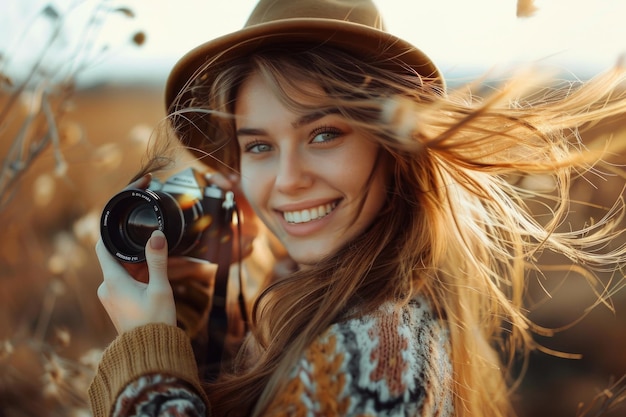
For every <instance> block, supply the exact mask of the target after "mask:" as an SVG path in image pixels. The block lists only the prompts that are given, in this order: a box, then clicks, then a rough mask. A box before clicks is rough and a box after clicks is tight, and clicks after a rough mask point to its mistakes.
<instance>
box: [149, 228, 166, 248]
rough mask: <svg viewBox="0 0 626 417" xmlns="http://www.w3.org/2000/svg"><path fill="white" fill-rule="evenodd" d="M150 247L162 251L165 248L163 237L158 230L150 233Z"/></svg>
mask: <svg viewBox="0 0 626 417" xmlns="http://www.w3.org/2000/svg"><path fill="white" fill-rule="evenodd" d="M150 247H151V248H152V249H156V250H159V249H163V248H164V247H165V235H164V234H163V232H162V231H160V230H155V231H154V232H152V236H151V237H150Z"/></svg>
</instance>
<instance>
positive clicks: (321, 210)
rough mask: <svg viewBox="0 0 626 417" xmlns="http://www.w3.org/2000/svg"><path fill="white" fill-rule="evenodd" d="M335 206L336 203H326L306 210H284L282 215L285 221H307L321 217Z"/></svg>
mask: <svg viewBox="0 0 626 417" xmlns="http://www.w3.org/2000/svg"><path fill="white" fill-rule="evenodd" d="M335 207H337V203H328V204H323V205H321V206H318V207H314V208H312V209H307V210H300V211H285V212H283V217H284V218H285V220H286V221H287V223H307V222H310V221H311V220H317V219H321V218H322V217H324V216H326V215H328V213H330V212H331V211H333V209H334V208H335Z"/></svg>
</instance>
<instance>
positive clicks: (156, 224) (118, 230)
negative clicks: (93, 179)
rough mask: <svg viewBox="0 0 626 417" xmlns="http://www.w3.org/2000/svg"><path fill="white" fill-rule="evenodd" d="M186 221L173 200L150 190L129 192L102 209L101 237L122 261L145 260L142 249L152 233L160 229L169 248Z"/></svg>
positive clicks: (179, 236) (118, 195) (164, 194)
mask: <svg viewBox="0 0 626 417" xmlns="http://www.w3.org/2000/svg"><path fill="white" fill-rule="evenodd" d="M184 227H185V220H184V217H183V212H182V210H181V208H180V207H179V205H178V203H177V202H176V200H175V199H174V198H173V197H172V196H171V195H169V194H167V193H162V192H159V191H154V190H150V189H145V190H144V189H128V190H124V191H122V192H120V193H118V194H116V195H115V196H114V197H113V198H111V200H109V202H108V203H107V204H106V206H105V207H104V210H103V212H102V218H101V221H100V234H101V236H102V241H103V242H104V245H105V246H106V248H107V249H108V250H109V252H110V253H111V254H113V255H114V256H115V257H117V258H118V259H120V260H121V261H123V262H128V263H138V262H143V261H144V260H145V259H146V255H145V246H146V243H147V242H148V239H149V238H150V236H151V235H152V232H153V231H154V230H161V231H162V232H163V233H164V234H165V237H166V238H167V242H168V245H169V246H170V248H173V247H175V246H176V245H177V244H178V242H179V241H180V239H181V236H182V233H183V229H184Z"/></svg>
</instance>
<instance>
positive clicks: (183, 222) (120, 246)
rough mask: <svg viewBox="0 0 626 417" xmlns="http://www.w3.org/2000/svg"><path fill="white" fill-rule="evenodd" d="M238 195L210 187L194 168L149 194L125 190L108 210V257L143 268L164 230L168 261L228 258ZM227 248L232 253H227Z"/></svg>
mask: <svg viewBox="0 0 626 417" xmlns="http://www.w3.org/2000/svg"><path fill="white" fill-rule="evenodd" d="M234 210H235V201H234V194H233V192H232V191H224V190H222V189H220V188H219V187H217V186H215V185H212V184H209V183H208V181H207V180H206V179H205V177H204V176H203V175H202V174H201V173H199V172H198V171H196V170H195V169H193V168H188V169H186V170H184V171H181V172H179V173H177V174H174V175H172V176H171V177H169V178H168V179H167V180H166V181H164V182H161V181H159V180H156V179H154V180H152V181H151V182H150V185H149V186H148V188H146V189H140V188H134V189H126V190H124V191H121V192H120V193H118V194H116V195H115V196H113V198H111V199H110V200H109V202H108V203H107V204H106V206H105V207H104V210H103V212H102V217H101V221H100V234H101V236H102V241H103V242H104V245H105V246H106V248H107V249H108V251H109V252H110V253H111V254H112V255H113V256H115V257H116V258H117V259H119V260H120V261H122V262H126V263H138V262H143V261H144V260H145V259H146V257H145V246H146V243H147V242H148V239H149V238H150V236H151V235H152V232H153V231H154V230H157V229H158V230H161V231H162V232H163V233H164V234H165V236H166V238H167V242H168V248H169V255H170V256H172V255H180V256H188V257H192V258H197V259H204V260H208V261H210V262H214V263H218V262H219V261H220V253H222V252H223V253H227V254H230V252H231V247H232V246H231V245H232V236H233V234H232V229H231V223H232V219H233V212H234ZM225 245H228V247H227V248H228V250H225Z"/></svg>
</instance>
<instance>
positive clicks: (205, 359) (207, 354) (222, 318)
mask: <svg viewBox="0 0 626 417" xmlns="http://www.w3.org/2000/svg"><path fill="white" fill-rule="evenodd" d="M226 197H227V198H226V200H225V201H224V205H223V208H224V213H225V217H226V218H225V219H221V220H222V221H223V222H224V225H225V227H222V228H221V232H220V233H221V236H220V237H219V241H220V242H221V243H222V244H220V245H219V256H218V257H217V261H216V263H217V272H216V276H215V283H214V288H213V297H212V301H211V309H210V310H209V314H208V321H207V328H206V333H205V334H204V335H199V337H198V338H197V339H196V340H195V345H196V346H195V347H196V349H195V350H196V352H195V354H196V360H197V362H198V367H199V369H200V374H201V376H202V378H203V379H204V380H206V381H213V380H215V379H216V378H217V376H218V375H219V373H220V369H221V366H222V361H223V359H224V358H223V356H224V344H225V342H226V335H227V332H228V315H227V310H226V309H227V305H228V298H227V290H228V281H229V277H230V265H231V263H232V247H233V245H232V243H233V232H232V228H231V224H232V219H233V213H234V212H235V211H236V207H235V203H234V198H233V195H232V192H230V193H227V195H226ZM223 243H227V244H223Z"/></svg>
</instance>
